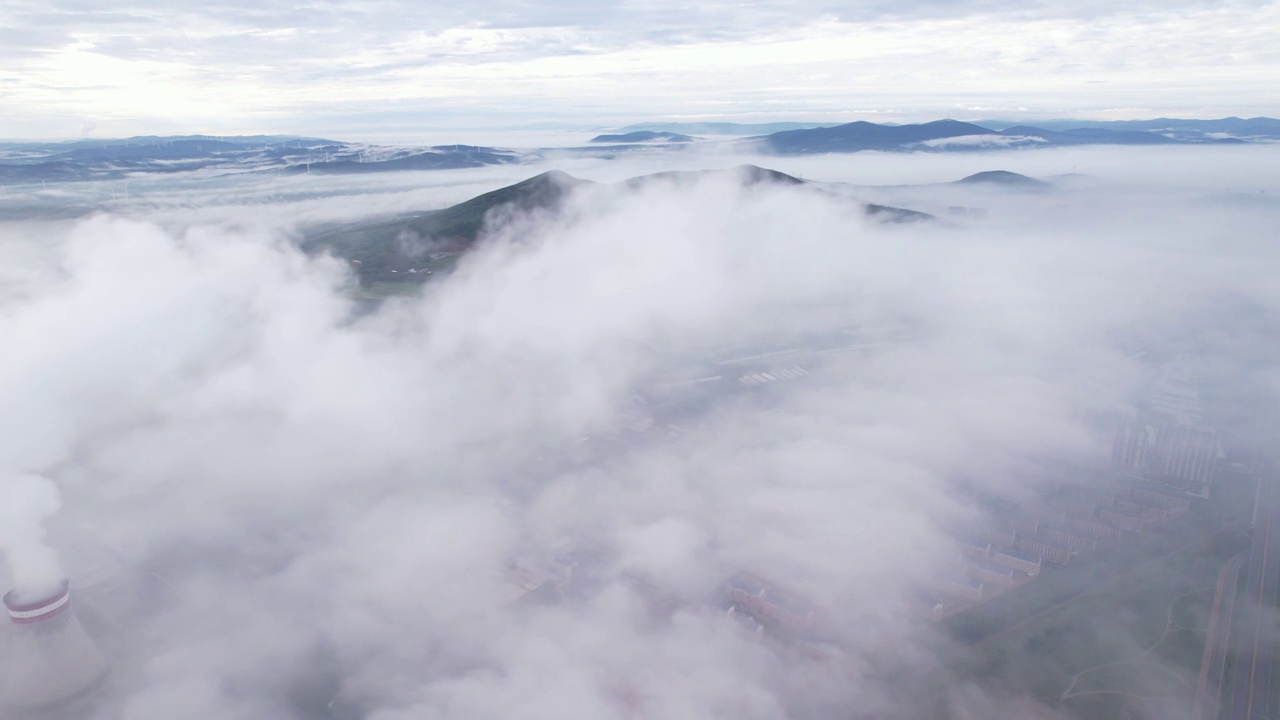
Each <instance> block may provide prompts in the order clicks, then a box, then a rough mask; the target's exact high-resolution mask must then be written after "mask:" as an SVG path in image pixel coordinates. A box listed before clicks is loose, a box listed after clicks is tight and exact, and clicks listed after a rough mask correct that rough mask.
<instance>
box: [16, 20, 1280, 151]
mask: <svg viewBox="0 0 1280 720" xmlns="http://www.w3.org/2000/svg"><path fill="white" fill-rule="evenodd" d="M1278 8H1280V6H1277V4H1276V3H1274V2H1257V1H1253V0H1233V1H1232V2H1226V3H1218V4H1216V5H1214V6H1213V7H1211V8H1210V7H1205V6H1204V5H1203V4H1202V3H1193V2H1180V3H1153V2H1146V1H1145V0H1135V1H1133V2H1124V3H1092V2H1091V3H1085V4H1078V3H1077V4H1073V5H1072V6H1071V7H1070V8H1065V7H1061V6H1059V5H1056V4H1052V3H1036V4H1032V5H1027V4H1026V3H1021V4H1015V3H1005V2H960V3H957V2H929V1H925V2H915V3H871V4H861V5H859V6H858V7H857V8H852V9H851V8H850V7H849V6H848V5H847V4H843V5H842V4H839V3H835V4H833V3H828V2H825V1H822V0H813V1H807V2H802V3H798V4H797V3H776V2H754V3H747V4H745V5H744V4H742V3H734V4H725V3H716V2H712V3H703V4H700V5H699V6H698V8H697V9H695V10H690V9H689V8H688V7H686V6H679V5H676V4H672V3H665V2H663V3H652V2H649V3H632V2H612V3H578V2H571V3H565V2H561V3H555V4H551V5H548V4H545V3H544V4H536V3H525V2H485V3H470V4H467V5H466V6H465V7H463V6H459V7H457V8H452V9H450V8H439V7H435V6H430V7H428V6H420V5H416V4H413V3H403V2H384V3H375V4H368V3H363V4H361V3H346V2H324V3H312V4H309V5H305V6H299V5H296V4H293V5H290V4H281V3H274V2H268V3H224V4H221V5H219V6H217V7H213V6H208V5H201V6H175V5H173V4H171V3H163V2H132V3H116V4H114V5H113V6H112V7H110V8H109V9H103V8H100V7H98V6H93V7H89V6H87V5H85V4H84V3H79V2H56V3H53V4H52V5H50V4H47V3H46V4H38V5H37V4H31V3H28V2H22V1H19V0H9V1H8V2H6V3H3V4H0V39H3V42H0V48H2V49H0V88H3V92H4V94H5V96H6V98H7V99H8V102H6V107H7V108H9V111H8V112H7V113H6V118H5V119H4V121H3V123H4V124H3V125H0V136H7V137H75V136H78V135H81V134H93V133H97V134H99V135H107V136H121V135H129V134H145V133H152V132H157V131H161V132H170V131H186V132H239V131H275V132H298V133H310V134H318V135H324V134H331V135H333V134H340V135H345V136H349V135H352V134H355V135H359V136H360V137H362V138H363V137H384V138H385V137H402V138H412V137H414V136H415V135H416V134H419V133H421V132H423V131H424V129H432V128H437V129H438V128H455V129H456V128H474V127H476V126H489V127H494V126H502V125H519V124H523V123H525V122H529V121H533V120H560V121H565V120H568V121H575V122H586V123H603V124H610V123H624V122H631V121H637V120H644V119H657V118H663V117H672V118H674V117H684V118H708V117H730V118H732V117H741V118H743V119H756V120H761V119H770V118H795V117H804V118H810V119H814V120H853V119H877V118H883V119H889V120H900V121H901V120H909V119H936V118H937V117H940V116H943V115H949V116H958V117H968V118H973V117H981V116H986V117H990V116H1006V117H1008V116H1018V117H1027V118H1035V117H1045V116H1053V115H1057V116H1061V115H1064V114H1087V115H1094V116H1106V117H1129V116H1135V115H1149V116H1150V115H1165V116H1168V115H1187V114H1190V115H1196V116H1206V115H1209V116H1222V115H1228V114H1239V115H1258V114H1267V113H1270V114H1273V115H1274V114H1276V113H1278V112H1280V110H1278V109H1277V105H1276V98H1275V96H1274V93H1273V92H1272V91H1271V88H1270V84H1269V82H1268V81H1269V80H1270V78H1271V77H1274V76H1275V74H1276V67H1277V63H1278V62H1280V59H1278V58H1277V55H1276V51H1275V49H1274V47H1273V43H1271V42H1270V32H1269V30H1270V28H1273V27H1275V26H1276V24H1277V22H1280V18H1278V16H1277V13H1278V12H1280V9H1278ZM356 139H359V138H356ZM461 139H462V140H465V138H461ZM454 141H455V142H456V141H458V140H454Z"/></svg>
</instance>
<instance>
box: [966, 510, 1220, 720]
mask: <svg viewBox="0 0 1280 720" xmlns="http://www.w3.org/2000/svg"><path fill="white" fill-rule="evenodd" d="M1192 529H1194V528H1192ZM1230 552H1233V548H1232V547H1231V546H1223V545H1221V544H1219V543H1215V542H1205V543H1201V544H1194V543H1193V544H1192V545H1191V546H1190V547H1187V548H1186V549H1185V550H1184V551H1181V552H1176V553H1173V554H1167V555H1166V556H1164V557H1161V558H1160V559H1158V560H1156V561H1154V562H1148V563H1146V564H1144V565H1142V566H1140V567H1139V568H1138V569H1136V570H1133V571H1131V572H1128V573H1126V574H1124V575H1122V576H1121V577H1119V578H1118V579H1116V580H1113V581H1111V582H1110V583H1108V584H1107V585H1106V587H1105V588H1104V589H1102V590H1101V591H1099V592H1096V593H1092V594H1085V595H1083V596H1080V595H1079V594H1078V593H1077V595H1076V596H1075V599H1071V600H1069V601H1067V602H1066V603H1062V604H1059V605H1055V606H1053V607H1052V608H1051V609H1050V610H1049V611H1048V612H1044V613H1043V614H1038V615H1033V619H1031V620H1029V621H1027V622H1025V623H1024V624H1022V625H1020V626H1016V627H1015V628H1014V629H1012V630H1007V631H1003V632H1000V633H996V634H994V635H990V636H987V637H986V638H985V639H984V640H982V641H980V642H978V643H976V644H975V645H974V646H973V649H972V652H970V653H969V654H967V655H966V656H964V657H962V658H960V659H959V660H958V662H957V663H956V666H957V670H958V671H959V672H960V673H961V674H962V675H963V676H965V677H968V678H971V679H974V680H978V681H982V682H986V683H993V684H995V685H997V686H1001V685H1004V686H1008V687H1010V688H1016V689H1018V690H1021V691H1024V692H1030V693H1032V694H1034V695H1035V696H1036V697H1037V698H1038V699H1039V700H1041V701H1042V702H1044V703H1046V704H1048V705H1050V706H1054V707H1060V708H1063V709H1066V710H1069V711H1070V712H1072V713H1073V714H1074V715H1076V716H1078V717H1082V718H1090V720H1107V719H1109V718H1116V719H1117V720H1118V719H1119V718H1123V717H1128V714H1127V713H1128V710H1130V709H1132V710H1138V711H1139V715H1138V716H1139V717H1180V716H1181V715H1180V713H1181V712H1182V711H1176V712H1175V709H1177V708H1184V709H1185V708H1187V707H1190V704H1191V701H1192V698H1193V697H1194V694H1195V683H1196V676H1197V673H1198V672H1199V669H1200V659H1201V653H1202V650H1203V647H1204V632H1205V629H1206V626H1207V625H1208V613H1209V607H1210V605H1211V603H1212V601H1213V592H1214V587H1215V583H1216V580H1217V575H1218V572H1219V571H1220V570H1221V568H1222V565H1223V563H1224V562H1226V560H1227V559H1228V557H1229V555H1227V554H1226V553H1230ZM1033 599H1034V598H1033Z"/></svg>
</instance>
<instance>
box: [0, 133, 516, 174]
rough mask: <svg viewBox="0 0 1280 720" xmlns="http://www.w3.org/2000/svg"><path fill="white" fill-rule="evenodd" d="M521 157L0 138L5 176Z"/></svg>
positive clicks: (251, 140) (268, 143) (493, 152)
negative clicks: (26, 141)
mask: <svg viewBox="0 0 1280 720" xmlns="http://www.w3.org/2000/svg"><path fill="white" fill-rule="evenodd" d="M520 159H521V158H520V156H519V155H517V154H515V153H513V152H510V151H505V150H498V149H495V148H482V147H473V146H470V145H442V146H436V147H421V148H384V147H377V146H368V145H360V144H349V143H341V142H336V141H333V140H324V139H321V138H302V137H286V136H277V135H256V136H237V137H212V136H207V135H187V136H181V137H135V138H125V139H117V140H79V141H75V142H66V143H0V183H29V182H68V181H76V180H112V179H119V178H123V177H126V176H128V175H131V174H134V173H143V172H146V173H175V172H184V171H191V170H213V171H217V170H224V171H227V172H245V171H253V170H270V171H275V172H286V173H315V174H357V173H373V172H387V171H395V170H450V169H457V168H474V167H482V166H484V165H499V164H507V163H514V162H519V161H520Z"/></svg>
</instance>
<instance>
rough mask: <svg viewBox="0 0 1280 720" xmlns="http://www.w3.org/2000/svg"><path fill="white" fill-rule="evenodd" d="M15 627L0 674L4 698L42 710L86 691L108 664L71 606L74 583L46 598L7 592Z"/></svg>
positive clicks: (9, 701)
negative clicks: (39, 598) (71, 592)
mask: <svg viewBox="0 0 1280 720" xmlns="http://www.w3.org/2000/svg"><path fill="white" fill-rule="evenodd" d="M4 605H5V607H6V608H7V609H8V611H9V620H10V621H11V623H12V626H11V627H10V628H9V632H8V633H7V634H8V635H9V636H10V637H9V640H10V643H9V644H10V647H9V662H8V667H7V668H6V669H5V671H4V672H3V675H2V676H0V683H3V695H2V696H0V702H3V703H4V704H7V705H10V706H12V707H18V708H25V709H38V708H44V707H48V706H50V705H54V704H56V703H59V702H62V701H63V700H68V699H70V698H72V697H75V696H76V695H78V694H80V693H82V692H84V691H85V690H88V689H89V688H91V687H93V685H94V684H95V683H96V682H97V681H98V680H99V678H101V677H102V676H103V674H104V673H105V672H106V669H107V666H106V662H105V661H104V660H103V658H102V653H101V652H99V651H98V647H97V645H95V644H94V642H93V640H91V639H90V638H89V636H88V634H86V633H85V631H84V628H83V627H82V626H81V625H80V620H79V619H78V618H77V617H76V614H75V611H74V610H73V609H72V607H71V595H70V584H69V583H68V582H67V581H66V580H64V581H62V586H61V588H60V589H59V590H58V591H57V592H56V593H54V594H52V595H49V596H46V597H45V598H44V599H42V600H30V599H29V598H24V597H18V596H17V595H16V594H15V593H13V592H10V593H9V594H7V595H5V596H4Z"/></svg>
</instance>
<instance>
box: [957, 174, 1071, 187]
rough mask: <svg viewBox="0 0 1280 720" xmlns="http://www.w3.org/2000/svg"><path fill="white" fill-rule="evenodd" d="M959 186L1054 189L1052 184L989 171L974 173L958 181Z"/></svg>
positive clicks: (1021, 176)
mask: <svg viewBox="0 0 1280 720" xmlns="http://www.w3.org/2000/svg"><path fill="white" fill-rule="evenodd" d="M956 184H957V185H1003V186H1006V187H1015V188H1021V189H1026V190H1045V189H1048V188H1051V187H1053V184H1052V183H1047V182H1045V181H1043V180H1037V179H1035V178H1033V177H1027V176H1026V175H1020V174H1018V173H1016V172H1009V171H1008V170H987V171H985V172H980V173H974V174H972V175H970V176H968V177H965V178H961V179H959V180H957V181H956Z"/></svg>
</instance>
